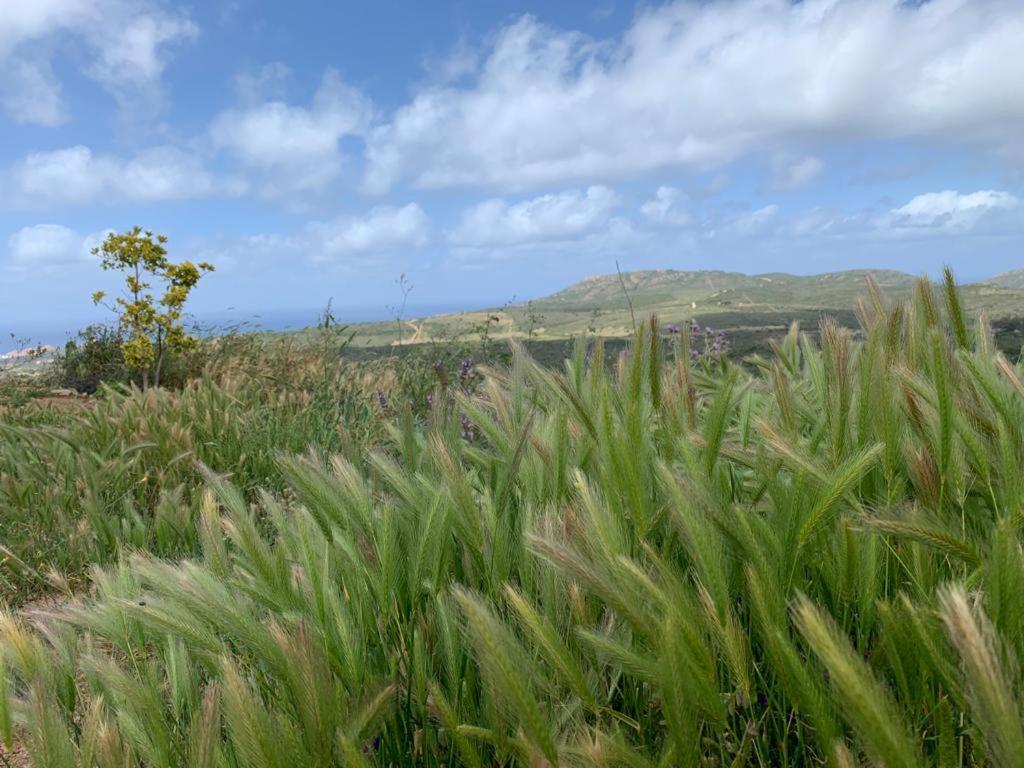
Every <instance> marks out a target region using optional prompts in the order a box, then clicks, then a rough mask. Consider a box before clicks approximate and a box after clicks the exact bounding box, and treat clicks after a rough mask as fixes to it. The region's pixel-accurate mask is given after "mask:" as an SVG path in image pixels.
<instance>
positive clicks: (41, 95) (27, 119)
mask: <svg viewBox="0 0 1024 768" xmlns="http://www.w3.org/2000/svg"><path fill="white" fill-rule="evenodd" d="M0 73H3V80H2V82H0V101H2V103H3V106H4V109H5V110H6V111H7V113H8V114H9V115H11V117H12V118H13V119H14V120H15V122H18V123H31V124H35V125H44V126H54V125H60V124H61V123H63V122H65V121H66V120H67V110H66V109H65V107H64V103H63V100H62V98H61V88H60V83H59V82H57V79H56V78H55V77H54V76H53V71H52V70H51V68H50V66H49V64H48V63H46V62H43V63H37V62H31V61H25V60H12V61H10V62H8V64H7V66H6V67H0Z"/></svg>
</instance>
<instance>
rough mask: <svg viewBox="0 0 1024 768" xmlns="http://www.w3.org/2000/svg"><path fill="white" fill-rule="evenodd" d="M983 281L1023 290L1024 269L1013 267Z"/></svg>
mask: <svg viewBox="0 0 1024 768" xmlns="http://www.w3.org/2000/svg"><path fill="white" fill-rule="evenodd" d="M985 282H986V283H988V284H991V285H998V286H1000V287H1002V288H1013V289H1015V290H1024V269H1014V270H1011V271H1009V272H1003V273H1002V274H1001V275H996V276H995V277H993V278H992V279H991V280H986V281H985Z"/></svg>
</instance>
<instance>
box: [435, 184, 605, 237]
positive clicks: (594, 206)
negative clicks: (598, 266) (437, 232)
mask: <svg viewBox="0 0 1024 768" xmlns="http://www.w3.org/2000/svg"><path fill="white" fill-rule="evenodd" d="M617 205H618V195H616V193H615V192H614V191H613V190H611V189H609V188H608V187H602V186H594V187H590V188H588V189H586V190H584V191H574V192H561V193H558V194H547V195H541V196H540V197H535V198H533V199H532V200H524V201H522V202H519V203H514V204H510V203H508V202H506V201H505V200H501V199H493V200H486V201H484V202H482V203H479V204H477V205H475V206H473V207H471V208H469V209H468V210H466V211H464V212H463V213H462V217H461V220H460V222H459V225H458V226H457V227H456V228H455V229H454V230H453V231H452V232H451V233H450V234H449V240H450V241H451V242H452V244H454V245H458V246H466V247H474V248H481V247H494V246H517V245H524V244H528V243H539V242H557V241H562V240H576V239H579V238H580V237H582V236H584V235H587V234H589V233H591V232H594V231H595V230H597V229H599V228H602V227H606V226H607V225H608V224H609V221H610V219H611V215H612V213H613V211H614V210H615V207H616V206H617Z"/></svg>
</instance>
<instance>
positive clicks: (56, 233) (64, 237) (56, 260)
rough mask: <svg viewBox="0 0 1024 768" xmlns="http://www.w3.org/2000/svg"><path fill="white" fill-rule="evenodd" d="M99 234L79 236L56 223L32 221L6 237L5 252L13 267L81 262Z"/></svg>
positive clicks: (89, 256)
mask: <svg viewBox="0 0 1024 768" xmlns="http://www.w3.org/2000/svg"><path fill="white" fill-rule="evenodd" d="M102 237H103V235H102V234H93V235H81V234H79V233H78V232H76V231H75V230H73V229H70V228H68V227H65V226H62V225H60V224H36V225H34V226H30V227H22V228H21V229H19V230H18V231H17V232H15V233H14V234H12V235H11V236H10V237H9V238H8V240H7V251H8V254H9V256H10V259H11V262H12V264H13V265H14V266H15V267H17V268H33V269H41V268H46V267H53V266H61V265H69V264H74V263H85V262H88V261H89V260H90V259H92V256H91V254H90V252H89V251H90V250H91V249H92V248H93V247H94V246H96V245H97V244H98V243H99V242H100V241H101V240H102Z"/></svg>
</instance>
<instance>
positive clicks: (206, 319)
mask: <svg viewBox="0 0 1024 768" xmlns="http://www.w3.org/2000/svg"><path fill="white" fill-rule="evenodd" d="M479 308H480V305H479V304H473V305H466V304H409V305H408V306H406V308H405V312H404V315H403V316H404V317H406V318H417V317H427V316H429V315H439V314H444V313H446V312H462V311H466V310H470V309H479ZM323 311H324V310H323V307H319V308H297V309H269V310H262V311H260V310H248V309H235V308H228V309H223V310H219V311H213V312H197V313H195V315H193V317H192V320H193V321H194V322H195V324H196V325H197V326H198V328H199V329H200V331H201V332H202V333H204V334H213V335H216V334H217V333H218V332H221V333H223V332H225V331H227V330H229V329H239V328H241V329H245V330H250V331H292V330H300V329H302V328H308V327H310V326H313V325H316V324H317V322H319V320H320V318H321V317H322V315H323ZM331 312H332V314H333V315H334V319H335V321H336V322H338V323H341V324H345V323H372V322H380V321H382V320H393V319H394V317H395V311H394V309H392V308H390V307H383V306H382V307H375V306H370V307H345V306H340V305H339V306H335V307H332V308H331ZM109 320H110V316H109V315H98V316H95V317H91V318H88V317H86V318H66V319H58V318H54V319H45V320H35V321H25V320H17V319H12V320H10V321H5V319H4V318H0V353H3V352H7V351H9V350H11V349H21V348H24V347H28V346H35V345H37V344H52V345H53V346H61V345H63V344H64V343H65V342H67V341H68V340H69V339H72V338H74V337H75V336H77V334H78V331H79V330H81V329H82V328H85V327H86V326H88V325H90V324H92V323H106V322H109Z"/></svg>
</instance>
